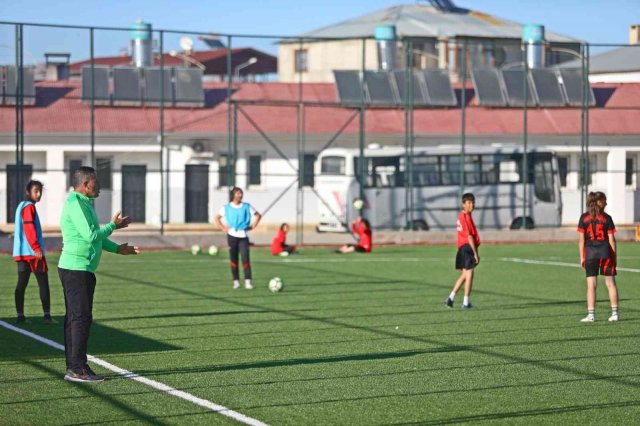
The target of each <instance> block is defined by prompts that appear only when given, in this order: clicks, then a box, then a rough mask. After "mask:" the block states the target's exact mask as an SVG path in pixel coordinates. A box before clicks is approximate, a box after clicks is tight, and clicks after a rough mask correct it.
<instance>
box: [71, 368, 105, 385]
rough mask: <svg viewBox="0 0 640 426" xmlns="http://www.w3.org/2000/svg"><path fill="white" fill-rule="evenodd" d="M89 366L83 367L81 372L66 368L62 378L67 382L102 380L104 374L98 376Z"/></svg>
mask: <svg viewBox="0 0 640 426" xmlns="http://www.w3.org/2000/svg"><path fill="white" fill-rule="evenodd" d="M92 373H93V371H91V369H90V368H85V369H83V370H82V371H81V372H78V371H74V370H67V374H65V375H64V379H65V380H66V381H68V382H80V383H92V382H102V381H104V376H99V375H97V374H95V373H93V374H92Z"/></svg>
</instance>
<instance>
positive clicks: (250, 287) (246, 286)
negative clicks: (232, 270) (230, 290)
mask: <svg viewBox="0 0 640 426" xmlns="http://www.w3.org/2000/svg"><path fill="white" fill-rule="evenodd" d="M244 288H246V289H247V290H253V285H251V283H250V282H245V283H244Z"/></svg>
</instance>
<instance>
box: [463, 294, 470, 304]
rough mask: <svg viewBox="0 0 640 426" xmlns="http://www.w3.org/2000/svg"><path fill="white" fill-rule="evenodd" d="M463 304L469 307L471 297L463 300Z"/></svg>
mask: <svg viewBox="0 0 640 426" xmlns="http://www.w3.org/2000/svg"><path fill="white" fill-rule="evenodd" d="M462 304H463V305H468V304H469V296H465V297H464V299H463V300H462Z"/></svg>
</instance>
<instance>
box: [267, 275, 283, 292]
mask: <svg viewBox="0 0 640 426" xmlns="http://www.w3.org/2000/svg"><path fill="white" fill-rule="evenodd" d="M283 289H284V282H283V281H282V280H281V279H280V278H278V277H273V278H271V281H269V291H271V292H272V293H277V292H279V291H282V290H283Z"/></svg>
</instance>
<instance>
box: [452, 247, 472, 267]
mask: <svg viewBox="0 0 640 426" xmlns="http://www.w3.org/2000/svg"><path fill="white" fill-rule="evenodd" d="M475 267H476V258H475V256H474V255H473V250H472V249H471V246H470V245H469V244H465V245H463V246H462V247H460V248H459V249H458V253H457V254H456V269H473V268H475Z"/></svg>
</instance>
